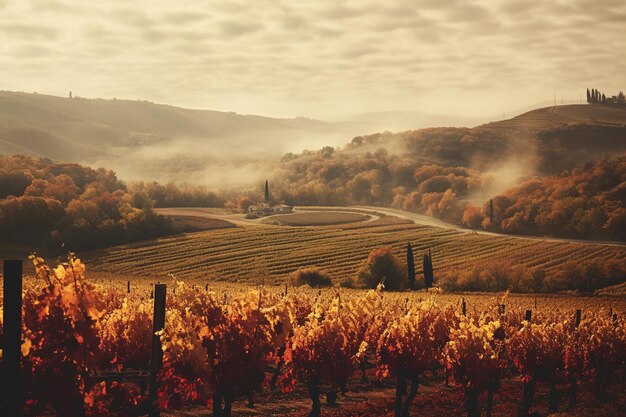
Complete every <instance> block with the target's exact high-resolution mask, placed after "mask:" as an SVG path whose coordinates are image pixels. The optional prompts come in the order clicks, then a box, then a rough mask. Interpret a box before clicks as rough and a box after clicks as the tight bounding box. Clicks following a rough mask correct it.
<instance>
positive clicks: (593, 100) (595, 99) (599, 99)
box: [587, 88, 626, 105]
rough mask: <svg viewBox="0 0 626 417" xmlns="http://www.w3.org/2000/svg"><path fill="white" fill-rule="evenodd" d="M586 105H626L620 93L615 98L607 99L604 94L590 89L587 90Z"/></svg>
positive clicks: (625, 100)
mask: <svg viewBox="0 0 626 417" xmlns="http://www.w3.org/2000/svg"><path fill="white" fill-rule="evenodd" d="M587 103H589V104H619V105H624V104H626V99H625V98H624V93H623V92H621V91H620V92H619V94H618V95H616V96H612V97H607V96H606V95H605V94H604V93H602V92H600V91H598V90H597V89H595V88H592V89H591V90H589V89H587Z"/></svg>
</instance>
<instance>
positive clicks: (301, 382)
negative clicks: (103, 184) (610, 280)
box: [0, 255, 626, 417]
mask: <svg viewBox="0 0 626 417" xmlns="http://www.w3.org/2000/svg"><path fill="white" fill-rule="evenodd" d="M33 263H34V266H35V276H34V277H26V278H25V282H24V287H25V288H24V292H23V294H22V299H23V326H22V331H21V334H22V335H21V340H22V342H21V343H22V344H21V349H18V350H17V351H16V352H11V355H12V354H13V353H16V354H18V355H19V357H20V358H21V368H22V373H21V377H20V378H21V379H22V381H23V382H24V386H25V387H26V389H25V390H24V391H23V394H24V395H25V401H24V403H23V405H22V413H23V415H34V416H36V415H42V414H44V415H45V414H50V415H54V414H56V415H58V416H61V417H65V416H68V417H69V416H85V415H87V416H111V415H119V416H132V415H144V414H147V413H150V415H158V414H159V411H158V410H159V409H161V410H176V409H180V408H183V407H184V408H186V409H187V410H189V407H191V406H195V407H196V409H203V410H205V411H204V415H206V413H207V411H206V410H207V408H208V409H209V410H211V412H212V415H213V416H215V417H217V416H220V417H227V416H231V415H237V413H236V410H238V408H233V406H234V405H235V404H236V402H238V401H240V400H245V401H247V403H248V406H249V407H254V406H255V401H256V400H259V401H263V402H265V403H267V402H274V403H280V402H281V401H283V400H289V401H292V402H293V401H294V399H298V398H300V400H301V401H303V400H304V398H305V397H306V398H308V400H309V405H310V410H309V411H308V415H309V416H310V417H317V416H322V415H328V416H331V415H332V416H339V415H345V416H348V415H350V416H353V415H361V416H374V415H376V416H389V417H390V416H394V417H405V416H409V415H415V414H416V411H417V410H416V407H417V405H418V404H419V407H420V408H419V410H420V412H423V413H425V414H426V413H427V414H426V415H455V416H456V415H458V414H459V413H461V412H463V411H462V410H465V412H466V413H467V415H468V416H470V417H473V416H479V415H481V413H484V414H485V415H487V416H491V415H515V414H517V413H518V411H519V414H518V415H531V413H533V412H536V411H538V410H539V406H541V407H542V408H543V407H546V408H547V410H545V411H549V412H557V411H564V410H566V409H567V410H570V411H575V410H583V411H582V412H583V414H581V415H590V414H589V411H588V410H589V407H595V409H597V410H600V411H602V414H599V413H595V412H593V415H618V413H619V412H620V411H619V410H620V407H623V405H624V404H623V397H621V396H620V394H619V391H615V390H616V389H617V390H623V386H624V382H623V380H624V378H625V377H626V373H625V371H626V370H625V369H624V367H625V365H626V332H625V330H626V323H625V322H624V314H625V313H626V301H625V300H624V299H623V298H602V299H599V298H575V297H570V298H558V297H555V296H553V297H549V296H544V297H541V298H540V299H539V300H536V299H535V300H533V299H532V298H531V297H527V296H526V297H523V296H510V295H509V294H499V295H497V296H490V297H488V296H475V297H469V296H463V297H462V296H458V295H441V294H437V293H436V292H434V293H427V292H416V293H406V292H405V293H402V292H397V293H389V292H386V291H385V290H384V288H383V286H379V288H377V289H376V290H371V291H357V290H341V289H327V290H315V289H304V288H291V287H287V286H281V287H272V288H265V287H263V286H260V287H259V288H257V289H251V288H250V287H246V286H232V285H231V286H225V287H223V288H222V287H221V286H219V285H216V286H209V285H207V286H206V287H199V286H196V285H193V284H191V285H190V284H185V283H184V282H182V281H177V280H175V279H174V278H171V279H172V281H171V283H169V284H168V288H167V297H166V296H165V286H164V285H163V284H160V285H159V286H158V287H157V288H155V289H156V290H158V291H155V289H153V288H151V287H150V286H148V285H145V286H143V287H136V288H135V287H133V288H131V286H130V281H129V284H128V287H127V288H126V287H124V288H120V287H119V286H116V285H115V284H104V285H103V284H94V283H93V282H92V281H91V280H89V279H88V278H87V274H86V272H85V266H84V264H83V263H82V262H81V261H80V260H78V259H76V258H75V257H73V256H72V255H70V256H69V257H68V259H67V262H65V263H64V264H61V265H58V266H56V267H54V268H52V267H48V266H47V265H46V264H45V263H44V261H43V260H42V259H40V258H33ZM5 271H6V269H5ZM6 283H7V281H6V280H5V288H7V286H6ZM3 295H4V294H3ZM3 298H4V297H3ZM157 299H159V300H162V303H163V305H162V307H163V308H164V312H165V313H164V316H163V322H162V323H161V324H160V325H157V324H156V322H155V323H153V319H152V317H153V303H154V306H155V307H154V311H155V315H154V318H155V319H154V320H156V321H158V320H160V319H157V314H156V311H157V307H156V306H157V303H156V300H157ZM4 317H5V318H6V317H8V316H7V315H6V313H5V316H4ZM3 324H5V323H3ZM2 327H3V328H5V326H4V325H3V326H2ZM154 328H157V331H156V332H155V333H153V331H154ZM14 330H15V329H13V330H12V332H13V331H14ZM5 336H6V337H7V338H8V337H9V334H8V332H7V334H6V335H5V334H2V337H1V338H0V340H2V341H5V342H6V340H5ZM14 336H15V335H13V334H12V335H11V337H14ZM18 340H19V339H18ZM155 340H156V341H157V342H158V345H157V346H158V347H159V349H158V351H159V352H158V353H159V355H157V356H156V358H158V362H159V366H158V367H157V369H158V373H154V372H152V373H151V374H150V375H155V377H154V380H152V381H150V384H149V385H150V388H151V390H150V392H153V396H152V397H150V395H148V394H146V389H145V386H144V385H145V384H142V383H137V382H136V381H133V380H125V379H124V377H123V375H127V376H128V375H133V376H134V377H137V376H138V375H139V376H141V371H142V370H147V369H151V368H152V369H154V366H155V365H154V364H155V360H156V359H155V356H154V354H155V350H154V346H155V345H154V344H153V345H152V357H151V347H150V344H151V341H152V342H153V343H154V341H155ZM7 349H8V346H7ZM6 353H7V355H6V356H4V355H3V358H6V357H9V356H11V355H9V354H8V353H9V352H6ZM161 361H162V363H161ZM5 366H7V363H6V362H5V361H4V359H3V362H2V367H3V368H4V367H5ZM107 372H108V373H107ZM124 372H126V374H124ZM103 375H105V376H106V375H108V376H110V375H117V377H113V378H107V377H105V376H103ZM8 388H9V385H3V390H5V389H8ZM157 388H158V389H157ZM363 390H371V391H372V397H375V396H376V395H378V397H380V396H381V395H383V396H384V395H385V394H388V395H389V398H387V399H386V400H384V399H382V400H381V401H378V402H372V403H368V404H366V406H365V407H361V408H358V407H356V406H355V407H356V409H357V411H354V410H352V411H351V410H350V409H346V410H343V409H342V406H340V404H346V403H347V402H348V401H347V400H344V398H349V397H350V396H351V395H352V393H353V392H355V393H357V394H358V393H359V392H362V391H363ZM590 395H591V397H590ZM5 399H6V396H5ZM322 400H325V402H326V406H324V409H322V408H323V406H322ZM441 402H444V403H448V405H447V408H446V409H445V410H444V409H441V408H437V404H441ZM499 402H500V403H502V404H504V407H505V408H502V407H503V406H502V404H499ZM233 410H235V411H233ZM342 410H343V412H344V414H341V413H342ZM446 410H447V411H446ZM542 411H543V410H542ZM610 413H615V414H610ZM279 414H282V415H287V414H290V415H297V416H304V415H305V414H306V412H302V411H298V410H297V409H296V411H295V412H294V414H291V412H290V411H289V412H288V411H285V410H283V412H282V413H279ZM174 415H176V414H174ZM181 415H182V414H181ZM186 415H189V414H186Z"/></svg>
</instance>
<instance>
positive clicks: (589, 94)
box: [587, 89, 591, 103]
mask: <svg viewBox="0 0 626 417" xmlns="http://www.w3.org/2000/svg"><path fill="white" fill-rule="evenodd" d="M587 103H591V93H590V92H589V89H587Z"/></svg>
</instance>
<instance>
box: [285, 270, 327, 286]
mask: <svg viewBox="0 0 626 417" xmlns="http://www.w3.org/2000/svg"><path fill="white" fill-rule="evenodd" d="M289 283H290V284H291V285H294V286H299V285H308V286H309V287H314V288H315V287H330V286H331V285H333V281H332V279H331V278H330V276H329V275H328V273H327V272H325V271H323V270H321V269H319V268H316V267H313V268H300V269H298V270H296V271H294V272H292V273H291V275H290V276H289Z"/></svg>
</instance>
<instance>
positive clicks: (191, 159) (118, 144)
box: [0, 91, 361, 179]
mask: <svg viewBox="0 0 626 417" xmlns="http://www.w3.org/2000/svg"><path fill="white" fill-rule="evenodd" d="M359 132H361V131H360V129H359V128H358V127H357V125H356V124H349V123H325V122H322V121H318V120H312V119H308V118H293V119H277V118H270V117H262V116H254V115H241V114H236V113H232V112H219V111H210V110H191V109H183V108H178V107H173V106H168V105H161V104H154V103H150V102H145V101H129V100H102V99H83V98H73V99H70V98H62V97H55V96H48V95H41V94H26V93H16V92H6V91H2V92H0V154H6V155H9V154H23V155H29V156H43V157H48V158H52V159H54V160H57V161H72V162H87V163H90V164H101V165H105V166H109V167H111V168H113V169H116V170H117V171H118V172H121V173H123V174H124V175H125V176H126V177H131V178H132V177H138V176H140V177H143V178H149V177H150V175H151V174H154V176H155V177H159V176H160V177H161V178H160V179H163V173H164V172H165V173H167V172H168V171H169V170H171V171H172V172H171V173H172V175H174V174H175V171H176V170H177V169H176V168H178V170H180V168H181V166H182V165H185V166H186V167H187V168H190V167H193V166H194V165H200V167H202V166H204V165H206V164H209V163H216V161H220V162H221V160H222V159H224V156H228V157H229V158H230V159H241V158H246V159H263V158H277V157H279V156H280V155H281V154H283V153H284V152H287V151H292V150H301V149H304V148H306V147H309V146H311V145H312V146H313V147H317V146H318V145H317V144H319V143H320V142H324V143H342V142H345V140H346V138H350V137H352V136H354V135H355V134H357V133H359ZM132 168H135V170H133V169H132ZM139 168H141V169H139ZM194 168H195V167H194ZM137 171H140V172H137ZM172 179H182V178H172Z"/></svg>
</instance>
